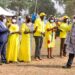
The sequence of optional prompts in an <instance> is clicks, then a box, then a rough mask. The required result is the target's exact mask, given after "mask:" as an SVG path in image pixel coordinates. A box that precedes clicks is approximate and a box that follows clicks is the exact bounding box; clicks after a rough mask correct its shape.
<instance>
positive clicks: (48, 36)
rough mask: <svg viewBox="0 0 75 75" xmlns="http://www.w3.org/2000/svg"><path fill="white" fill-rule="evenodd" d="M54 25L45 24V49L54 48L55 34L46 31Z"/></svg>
mask: <svg viewBox="0 0 75 75" xmlns="http://www.w3.org/2000/svg"><path fill="white" fill-rule="evenodd" d="M55 26H56V24H55V23H53V24H52V23H49V22H48V23H47V24H46V27H45V43H46V47H47V48H53V47H54V46H55V32H52V31H47V29H52V28H53V27H55Z"/></svg>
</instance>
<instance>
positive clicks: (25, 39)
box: [18, 23, 31, 62]
mask: <svg viewBox="0 0 75 75" xmlns="http://www.w3.org/2000/svg"><path fill="white" fill-rule="evenodd" d="M24 31H30V29H29V27H28V26H27V25H26V24H25V23H23V24H22V25H21V33H22V37H21V44H20V51H19V57H18V59H19V61H24V62H30V61H31V52H30V34H24Z"/></svg>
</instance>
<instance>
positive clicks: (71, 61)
mask: <svg viewBox="0 0 75 75" xmlns="http://www.w3.org/2000/svg"><path fill="white" fill-rule="evenodd" d="M73 59H74V54H71V53H70V54H69V59H68V62H67V66H71V65H72V63H73Z"/></svg>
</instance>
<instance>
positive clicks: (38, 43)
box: [34, 36, 43, 58]
mask: <svg viewBox="0 0 75 75" xmlns="http://www.w3.org/2000/svg"><path fill="white" fill-rule="evenodd" d="M34 38H35V45H36V47H35V58H36V57H38V58H40V52H41V48H42V43H43V37H42V36H34Z"/></svg>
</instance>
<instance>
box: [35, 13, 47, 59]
mask: <svg viewBox="0 0 75 75" xmlns="http://www.w3.org/2000/svg"><path fill="white" fill-rule="evenodd" d="M39 16H40V17H39V18H37V19H36V20H35V23H34V29H36V28H37V30H36V32H35V33H34V38H35V45H36V48H35V59H36V60H41V58H40V50H41V47H42V43H43V36H44V32H45V29H44V26H45V25H44V21H43V20H44V17H45V16H46V14H45V13H43V12H42V13H40V15H39Z"/></svg>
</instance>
